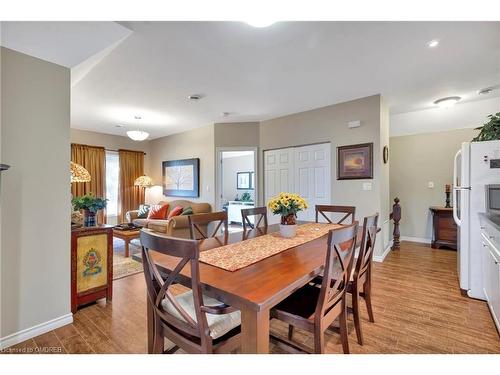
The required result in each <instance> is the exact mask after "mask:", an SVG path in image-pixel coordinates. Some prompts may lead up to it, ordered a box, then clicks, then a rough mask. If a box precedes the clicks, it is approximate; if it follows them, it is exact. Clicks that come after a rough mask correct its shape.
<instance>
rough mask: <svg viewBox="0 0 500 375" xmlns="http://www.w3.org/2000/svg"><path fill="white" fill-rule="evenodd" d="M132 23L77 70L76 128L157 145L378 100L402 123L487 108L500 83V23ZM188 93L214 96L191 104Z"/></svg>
mask: <svg viewBox="0 0 500 375" xmlns="http://www.w3.org/2000/svg"><path fill="white" fill-rule="evenodd" d="M81 23H82V22H77V23H76V24H81ZM121 25H124V26H126V27H127V28H129V29H131V30H132V31H133V32H132V34H131V35H130V36H128V37H127V38H126V39H124V40H123V41H122V42H121V43H117V41H119V40H120V39H116V40H114V41H113V42H111V43H108V45H107V47H109V45H111V44H113V43H115V44H116V45H115V46H114V48H112V49H111V50H110V51H108V52H106V53H101V55H100V56H99V58H97V59H96V58H94V60H97V62H96V61H94V62H93V63H92V64H87V65H90V67H87V68H86V69H78V67H77V68H74V69H73V70H74V71H77V70H79V75H80V77H79V80H78V81H77V82H75V84H74V86H73V88H72V126H73V127H75V128H81V129H88V130H93V131H98V132H104V133H111V134H119V135H125V132H126V130H127V129H132V128H137V127H140V128H142V129H144V130H146V131H148V132H150V133H151V136H152V138H156V137H160V136H164V135H168V134H172V133H176V132H181V131H184V130H187V129H192V128H196V127H199V126H204V125H207V124H210V123H213V122H237V121H259V120H264V119H268V118H273V117H278V116H282V115H286V114H290V113H295V112H300V111H304V110H308V109H312V108H317V107H322V106H326V105H330V104H335V103H339V102H343V101H347V100H351V99H355V98H360V97H364V96H368V95H373V94H378V93H381V94H382V95H383V96H384V97H385V98H386V99H387V101H388V103H389V106H390V109H391V113H392V114H398V113H403V112H408V111H415V110H420V109H427V108H430V107H432V102H433V101H434V100H435V99H437V98H441V97H444V96H450V95H459V96H462V97H463V98H464V101H465V102H467V101H474V100H478V99H482V98H480V97H479V96H478V95H477V90H479V89H481V88H484V87H488V86H495V85H498V84H500V23H499V22H496V23H495V22H392V23H391V22H280V23H276V24H274V25H272V26H270V27H268V28H262V29H259V28H253V27H251V26H249V25H247V24H245V23H241V22H127V23H121V24H120V25H119V26H121ZM431 39H438V40H439V41H440V44H439V46H438V47H437V48H435V49H429V48H428V47H427V46H426V43H427V42H428V41H430V40H431ZM81 42H82V40H81V39H75V40H74V41H73V43H74V46H78V45H79V44H80V43H81ZM103 49H104V48H101V51H102V50H103ZM82 71H83V72H84V73H83V74H82V73H81V72H82ZM189 94H203V95H204V98H203V99H202V100H200V101H198V102H192V101H189V100H187V99H186V97H187V96H188V95H189ZM494 96H500V90H498V89H497V90H495V91H494V92H493V93H492V94H490V95H489V97H494ZM223 112H230V115H229V116H226V117H224V116H223V115H222V113H223ZM136 115H139V116H141V117H142V120H140V121H137V120H134V116H136ZM117 124H121V125H125V126H126V127H125V128H118V127H116V125H117Z"/></svg>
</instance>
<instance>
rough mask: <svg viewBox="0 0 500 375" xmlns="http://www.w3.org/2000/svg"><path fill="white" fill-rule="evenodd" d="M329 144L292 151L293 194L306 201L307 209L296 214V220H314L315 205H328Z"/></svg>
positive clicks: (329, 181)
mask: <svg viewBox="0 0 500 375" xmlns="http://www.w3.org/2000/svg"><path fill="white" fill-rule="evenodd" d="M330 148H331V146H330V143H323V144H318V145H311V146H303V147H296V148H295V149H294V163H295V171H294V176H295V192H296V193H298V194H300V195H301V196H302V197H303V198H305V199H306V201H307V203H308V206H309V208H308V209H307V210H306V211H303V212H299V213H298V215H297V216H298V219H299V220H304V221H314V220H315V209H314V207H315V205H317V204H330V197H331V178H330V169H331V168H330V160H331V159H330Z"/></svg>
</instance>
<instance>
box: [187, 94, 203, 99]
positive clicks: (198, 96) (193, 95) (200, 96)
mask: <svg viewBox="0 0 500 375" xmlns="http://www.w3.org/2000/svg"><path fill="white" fill-rule="evenodd" d="M201 98H203V95H201V94H192V95H188V99H189V100H200V99H201Z"/></svg>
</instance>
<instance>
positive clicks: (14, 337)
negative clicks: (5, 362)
mask: <svg viewBox="0 0 500 375" xmlns="http://www.w3.org/2000/svg"><path fill="white" fill-rule="evenodd" d="M71 323H73V314H71V313H69V314H66V315H63V316H60V317H58V318H55V319H52V320H49V321H48V322H45V323H40V324H37V325H36V326H33V327H30V328H26V329H23V330H22V331H19V332H15V333H12V334H10V335H8V336H5V337H0V350H2V349H6V348H8V347H9V346H12V345H16V344H19V343H20V342H23V341H26V340H29V339H31V338H33V337H36V336H39V335H43V334H44V333H47V332H49V331H52V330H54V329H57V328H59V327H62V326H65V325H67V324H71Z"/></svg>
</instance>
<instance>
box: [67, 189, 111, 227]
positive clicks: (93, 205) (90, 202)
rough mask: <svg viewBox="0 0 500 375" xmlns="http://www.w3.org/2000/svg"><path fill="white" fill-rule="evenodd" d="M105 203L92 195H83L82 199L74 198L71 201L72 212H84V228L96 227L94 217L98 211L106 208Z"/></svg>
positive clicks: (104, 200)
mask: <svg viewBox="0 0 500 375" xmlns="http://www.w3.org/2000/svg"><path fill="white" fill-rule="evenodd" d="M107 202H108V200H107V199H104V198H99V197H96V196H94V195H93V194H85V195H84V196H83V197H75V198H73V199H72V200H71V204H72V205H73V209H74V210H77V211H79V210H83V211H84V213H85V221H84V225H85V226H86V227H93V226H95V225H96V220H95V215H96V213H97V212H98V211H99V210H102V209H104V208H106V205H107Z"/></svg>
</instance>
